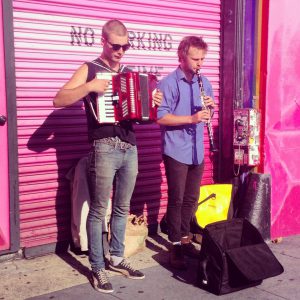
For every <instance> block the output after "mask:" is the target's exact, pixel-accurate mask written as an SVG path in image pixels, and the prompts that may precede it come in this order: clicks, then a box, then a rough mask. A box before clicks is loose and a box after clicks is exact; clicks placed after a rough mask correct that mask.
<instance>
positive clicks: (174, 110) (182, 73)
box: [157, 36, 215, 269]
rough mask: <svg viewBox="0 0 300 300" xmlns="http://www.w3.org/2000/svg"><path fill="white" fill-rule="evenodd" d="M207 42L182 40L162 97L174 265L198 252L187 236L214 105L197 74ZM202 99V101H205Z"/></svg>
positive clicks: (180, 265)
mask: <svg viewBox="0 0 300 300" xmlns="http://www.w3.org/2000/svg"><path fill="white" fill-rule="evenodd" d="M207 48H208V46H207V44H206V43H205V42H204V40H203V39H202V38H200V37H197V36H187V37H184V38H183V39H182V41H181V42H180V44H179V47H178V50H177V54H178V60H179V66H178V67H177V68H176V69H175V70H174V71H173V72H171V73H170V74H169V75H167V76H166V77H165V78H163V79H162V80H161V82H160V83H159V89H160V91H162V93H163V101H162V104H161V106H160V107H159V108H158V115H157V117H158V121H157V122H158V124H160V125H161V128H162V144H163V161H164V165H165V170H166V177H167V183H168V205H167V213H166V216H167V224H168V239H169V241H170V242H171V243H172V247H171V251H170V256H169V262H170V265H171V267H173V268H176V269H185V268H186V267H187V265H186V261H185V256H186V255H187V256H192V257H195V256H198V255H199V251H197V249H196V248H195V247H194V245H193V244H192V243H191V240H190V238H189V232H190V220H191V217H192V214H193V213H194V208H195V205H196V203H197V201H198V199H199V193H200V183H201V179H202V175H203V170H204V144H203V131H204V125H205V124H206V123H207V122H208V121H209V120H210V118H211V116H210V113H211V112H210V110H207V109H205V107H204V104H205V106H206V107H210V108H213V107H214V106H215V103H214V100H213V92H212V86H211V84H210V82H209V81H208V79H207V78H206V77H205V76H201V78H202V82H203V87H204V90H205V97H201V96H203V94H202V95H201V91H200V86H199V81H198V75H197V74H198V72H199V70H200V69H201V67H202V64H203V62H204V59H205V56H206V53H207ZM201 98H204V99H203V102H204V103H202V101H201Z"/></svg>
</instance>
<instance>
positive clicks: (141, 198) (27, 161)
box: [13, 0, 220, 248]
mask: <svg viewBox="0 0 300 300" xmlns="http://www.w3.org/2000/svg"><path fill="white" fill-rule="evenodd" d="M13 16H14V41H15V42H14V46H15V57H16V59H15V67H16V93H17V96H16V97H17V128H18V159H19V182H20V183H19V190H20V193H19V197H20V199H19V200H20V228H21V229H20V235H21V246H22V247H25V248H26V247H34V246H40V245H45V244H50V243H56V242H58V241H65V240H68V239H69V238H70V210H71V199H70V192H69V182H68V180H67V179H66V178H65V175H66V173H67V172H68V170H69V169H70V168H71V167H73V166H74V165H75V164H76V162H77V161H78V160H79V159H80V158H81V157H83V156H85V155H86V153H87V151H88V148H89V146H88V143H87V134H86V120H85V113H84V109H83V105H82V102H78V103H77V104H76V105H73V106H72V107H69V108H63V109H54V108H53V106H52V100H53V97H54V96H55V94H56V92H57V91H58V89H59V88H60V87H61V86H62V85H63V84H64V83H65V82H66V81H67V80H68V79H69V78H70V76H71V75H72V73H73V72H74V70H75V69H77V68H78V67H79V66H80V65H81V64H82V63H83V62H85V61H90V60H93V59H95V58H96V57H98V56H99V54H100V52H101V46H100V36H101V28H102V26H103V24H104V23H105V22H106V21H107V20H109V19H112V18H117V19H120V20H121V21H123V22H124V23H125V24H126V26H127V27H128V30H129V38H130V43H131V45H132V47H131V49H130V50H129V51H128V52H127V54H126V55H125V57H124V60H123V63H124V64H126V65H128V66H130V67H131V68H132V69H133V70H134V71H140V72H152V73H155V74H156V75H157V76H158V79H161V78H162V77H163V76H164V75H166V74H168V73H169V72H170V71H172V70H174V69H175V68H176V67H177V65H178V60H177V54H176V49H177V47H178V43H179V42H180V40H181V39H182V37H184V36H186V35H201V36H203V37H204V39H205V40H206V41H207V43H208V44H209V52H208V55H207V58H206V60H205V64H204V67H203V74H205V75H206V76H207V77H208V78H209V80H210V81H211V82H212V85H213V89H214V95H215V100H216V102H217V103H219V65H220V0H213V1H212V0H209V1H208V0H207V1H201V3H199V1H188V2H187V1H157V0H154V1H142V0H129V1H120V0H119V1H89V0H82V1H80V2H78V3H77V2H76V1H71V0H55V1H54V0H46V1H33V0H15V1H13ZM218 115H219V114H218V109H216V111H215V114H214V120H213V127H214V129H215V133H216V136H217V135H218V133H217V131H218V120H219V116H218ZM135 127H136V133H137V138H138V151H139V175H138V180H137V184H136V188H135V191H134V195H133V199H132V207H131V211H132V212H134V213H145V214H146V215H147V217H148V222H149V224H150V225H151V224H152V225H155V224H157V223H158V222H159V221H160V219H161V218H162V216H163V215H164V213H165V210H166V201H167V185H166V179H165V173H164V167H163V164H162V159H161V142H160V130H159V127H158V126H157V125H156V124H152V125H136V126H135ZM216 142H217V141H216ZM205 147H206V152H207V153H206V154H207V155H206V160H205V166H206V167H205V174H204V178H203V181H202V183H203V184H208V183H213V180H214V176H215V173H216V170H217V167H218V160H217V158H215V159H212V158H211V157H210V156H209V155H208V148H209V145H208V139H207V136H206V138H205Z"/></svg>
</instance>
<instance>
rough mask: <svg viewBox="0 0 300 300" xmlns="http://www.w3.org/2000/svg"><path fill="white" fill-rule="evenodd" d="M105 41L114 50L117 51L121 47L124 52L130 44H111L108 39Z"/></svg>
mask: <svg viewBox="0 0 300 300" xmlns="http://www.w3.org/2000/svg"><path fill="white" fill-rule="evenodd" d="M107 42H108V43H109V44H110V45H111V47H112V49H113V50H114V51H118V50H120V49H121V48H122V50H123V51H124V52H125V51H127V50H128V49H129V48H130V44H125V45H119V44H112V43H110V42H109V41H107Z"/></svg>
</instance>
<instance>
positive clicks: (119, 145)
mask: <svg viewBox="0 0 300 300" xmlns="http://www.w3.org/2000/svg"><path fill="white" fill-rule="evenodd" d="M98 141H100V143H103V144H107V145H110V146H114V147H115V148H116V149H121V150H127V149H129V148H131V147H133V145H131V144H130V143H127V142H123V141H122V140H120V139H119V138H118V137H108V138H103V139H100V140H98Z"/></svg>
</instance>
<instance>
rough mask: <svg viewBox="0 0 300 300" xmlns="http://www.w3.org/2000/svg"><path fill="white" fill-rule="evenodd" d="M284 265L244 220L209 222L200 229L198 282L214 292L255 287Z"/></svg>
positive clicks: (223, 292)
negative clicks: (201, 233)
mask: <svg viewBox="0 0 300 300" xmlns="http://www.w3.org/2000/svg"><path fill="white" fill-rule="evenodd" d="M282 272H283V267H282V265H281V264H280V263H279V261H278V260H277V258H276V257H275V256H274V254H273V253H272V251H271V250H270V248H269V247H268V245H267V244H266V243H265V242H264V240H263V238H262V236H261V234H260V233H259V231H258V230H257V229H256V228H255V227H254V226H253V225H252V224H251V223H250V222H249V221H247V220H246V219H238V218H236V219H232V220H229V221H220V222H216V223H212V224H209V225H207V226H206V227H205V229H204V231H203V240H202V245H201V251H200V260H199V266H198V276H197V285H198V286H199V287H201V288H202V289H204V290H207V291H209V292H211V293H214V294H216V295H222V294H227V293H231V292H234V291H238V290H241V289H244V288H248V287H252V286H256V285H259V284H261V283H262V280H263V279H265V278H268V277H273V276H276V275H279V274H281V273H282Z"/></svg>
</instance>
